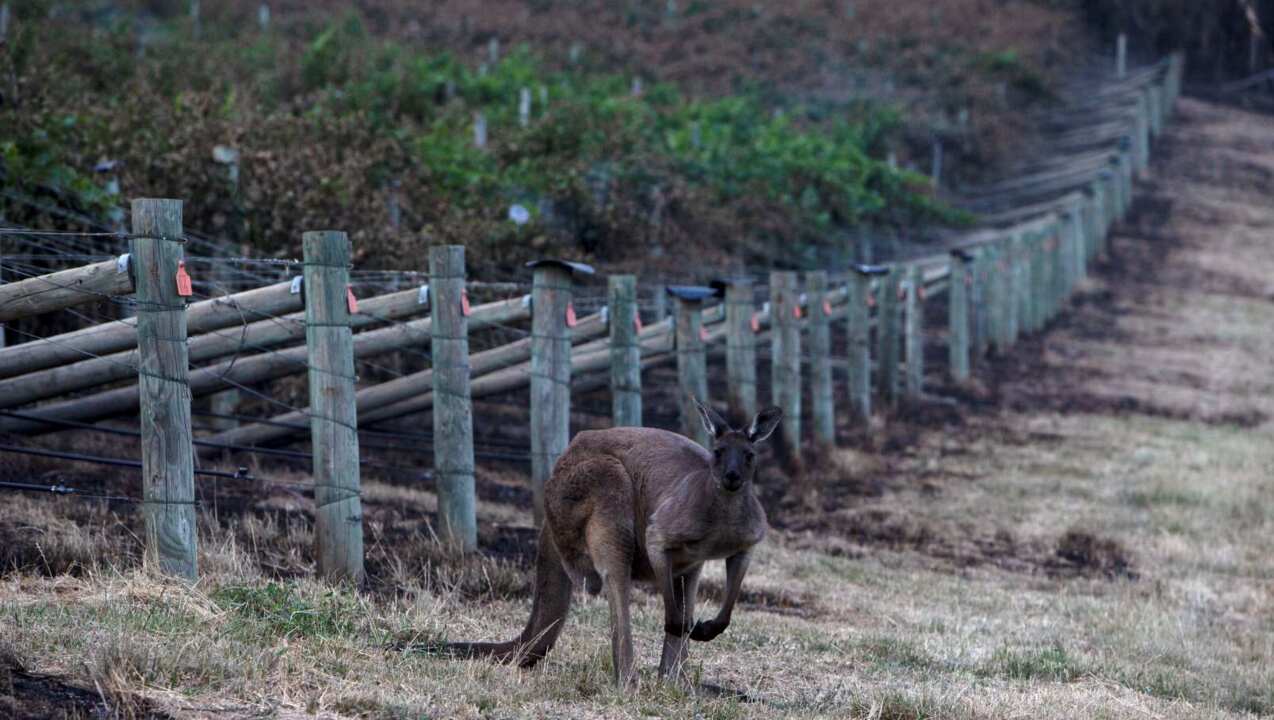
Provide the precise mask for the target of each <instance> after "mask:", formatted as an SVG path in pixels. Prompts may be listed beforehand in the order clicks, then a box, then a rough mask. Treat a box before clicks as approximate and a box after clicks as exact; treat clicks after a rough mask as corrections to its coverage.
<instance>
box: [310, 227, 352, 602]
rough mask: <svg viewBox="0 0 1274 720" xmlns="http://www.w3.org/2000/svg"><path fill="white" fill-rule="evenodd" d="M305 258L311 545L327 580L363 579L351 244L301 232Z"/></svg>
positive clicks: (333, 235)
mask: <svg viewBox="0 0 1274 720" xmlns="http://www.w3.org/2000/svg"><path fill="white" fill-rule="evenodd" d="M301 245H302V249H303V252H304V259H305V344H306V348H307V349H308V351H309V387H310V412H311V415H310V445H311V451H312V453H313V456H314V505H315V509H314V516H315V517H314V542H315V545H316V546H317V551H318V552H317V554H318V566H319V572H320V574H322V576H323V577H324V578H327V579H328V580H334V581H341V582H350V583H354V584H359V583H361V582H362V580H363V508H362V505H363V503H362V498H361V495H362V490H361V481H360V479H359V462H358V413H357V411H356V409H355V404H354V346H353V332H352V331H351V330H350V326H349V325H350V322H349V317H350V315H351V311H352V310H353V308H352V307H351V305H352V300H351V298H352V297H353V292H352V290H350V285H349V264H350V254H351V253H350V243H349V238H348V237H346V235H345V233H343V232H339V231H322V232H307V233H305V234H304V235H302V236H301Z"/></svg>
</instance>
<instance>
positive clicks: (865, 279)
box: [845, 266, 871, 425]
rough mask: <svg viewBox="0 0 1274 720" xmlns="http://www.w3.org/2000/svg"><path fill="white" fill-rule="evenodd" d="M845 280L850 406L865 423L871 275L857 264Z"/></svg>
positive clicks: (868, 396)
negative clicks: (846, 289)
mask: <svg viewBox="0 0 1274 720" xmlns="http://www.w3.org/2000/svg"><path fill="white" fill-rule="evenodd" d="M848 282H849V293H848V294H849V297H848V298H846V301H847V302H848V312H847V313H846V327H845V329H846V331H847V334H848V342H847V345H848V347H849V406H850V408H851V410H852V411H853V413H854V418H855V419H856V420H857V421H858V422H859V423H861V424H863V425H866V424H867V422H868V421H869V420H871V275H869V274H868V272H867V269H866V268H865V267H863V266H858V267H855V268H853V269H851V270H850V273H849V281H848Z"/></svg>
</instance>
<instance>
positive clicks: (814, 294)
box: [806, 270, 836, 447]
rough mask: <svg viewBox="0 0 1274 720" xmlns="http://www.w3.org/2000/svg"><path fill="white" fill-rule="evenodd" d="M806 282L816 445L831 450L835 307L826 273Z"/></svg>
mask: <svg viewBox="0 0 1274 720" xmlns="http://www.w3.org/2000/svg"><path fill="white" fill-rule="evenodd" d="M806 283H807V286H806V297H807V298H808V300H809V303H808V305H807V307H808V309H809V318H810V322H809V336H810V350H809V352H810V410H811V416H812V418H813V422H814V428H813V431H814V442H816V443H818V444H819V445H823V446H828V447H830V446H832V445H835V444H836V409H835V400H834V391H833V386H832V326H831V321H832V318H831V314H832V306H831V301H830V300H829V299H828V297H827V272H826V271H824V270H816V271H814V272H811V273H809V274H808V276H807V278H806Z"/></svg>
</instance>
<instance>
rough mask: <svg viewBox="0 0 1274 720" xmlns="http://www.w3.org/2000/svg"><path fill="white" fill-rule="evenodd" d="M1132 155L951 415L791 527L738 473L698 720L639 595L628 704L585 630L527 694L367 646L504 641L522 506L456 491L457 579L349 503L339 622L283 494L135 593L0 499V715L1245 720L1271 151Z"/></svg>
mask: <svg viewBox="0 0 1274 720" xmlns="http://www.w3.org/2000/svg"><path fill="white" fill-rule="evenodd" d="M1156 158H1157V162H1156V164H1155V165H1154V167H1153V170H1152V177H1151V178H1149V179H1148V181H1147V182H1144V183H1142V184H1141V185H1139V194H1138V199H1137V203H1136V207H1135V209H1134V214H1133V216H1132V218H1131V219H1130V220H1129V222H1128V223H1126V224H1125V225H1124V226H1122V227H1120V228H1119V231H1118V232H1117V234H1116V236H1115V237H1114V239H1113V241H1112V245H1111V252H1110V257H1109V258H1108V260H1107V261H1106V262H1105V263H1104V264H1102V265H1101V266H1100V267H1099V268H1098V270H1097V271H1096V272H1095V274H1094V276H1093V277H1092V278H1091V279H1090V281H1088V283H1087V284H1086V286H1085V287H1084V288H1083V290H1082V292H1081V293H1080V295H1079V296H1077V298H1076V299H1075V301H1074V303H1073V305H1072V306H1071V308H1070V310H1068V311H1067V312H1066V313H1065V314H1064V315H1063V316H1061V317H1060V318H1058V319H1057V320H1056V321H1055V322H1054V324H1053V325H1052V326H1051V327H1050V328H1049V329H1048V331H1047V332H1046V333H1044V334H1043V335H1042V336H1039V337H1035V338H1027V339H1026V340H1024V341H1023V342H1022V343H1021V345H1020V346H1019V347H1018V348H1017V349H1016V350H1015V351H1014V352H1013V353H1012V354H1011V355H1010V356H1009V357H1006V358H1001V359H995V360H991V361H987V362H984V363H982V365H981V366H980V367H979V368H978V371H977V376H978V377H979V378H980V381H979V384H978V385H976V386H974V387H966V388H952V387H942V386H941V381H940V380H939V378H938V377H937V376H936V375H935V376H934V377H932V378H930V379H931V380H932V381H933V391H934V392H935V393H938V394H948V395H952V396H958V397H960V398H961V404H960V405H959V406H958V408H957V409H956V410H954V411H942V412H929V413H924V414H922V415H921V416H920V417H919V419H918V420H914V421H912V422H891V423H889V424H888V425H887V426H886V428H885V429H884V430H882V431H880V432H879V433H877V434H876V435H875V436H873V437H870V438H868V439H867V442H866V443H865V444H864V445H863V447H862V448H861V449H858V450H842V451H839V452H837V453H835V454H834V455H833V456H831V457H830V458H828V459H827V461H826V462H825V463H824V464H823V465H822V466H820V467H819V468H817V469H816V470H815V471H814V472H813V474H812V477H813V479H814V484H815V486H816V487H817V489H818V492H817V494H816V495H815V496H813V497H811V498H810V499H808V501H807V502H800V503H798V502H794V501H792V500H790V499H786V498H785V495H786V493H785V490H786V486H785V484H786V480H785V479H784V478H783V477H782V475H781V474H780V473H778V472H770V473H768V474H767V477H766V480H765V490H766V497H767V502H768V504H769V507H770V509H771V512H772V519H773V524H774V526H775V529H774V531H773V532H772V533H771V535H770V536H769V537H768V538H767V540H766V541H765V543H764V545H763V549H762V550H761V552H760V557H759V558H758V560H757V561H756V562H754V565H753V571H752V573H751V574H750V575H749V578H748V581H747V582H746V584H745V588H746V591H747V592H746V594H745V596H744V599H743V607H742V610H741V611H740V612H738V613H736V615H735V621H734V624H733V625H732V626H731V627H730V629H729V630H728V631H727V632H726V633H725V634H724V635H722V636H721V637H720V638H718V639H717V640H716V641H714V642H712V643H709V644H706V645H705V644H697V645H696V646H695V647H694V648H693V649H692V673H693V676H694V679H695V681H696V682H697V683H702V684H704V685H707V684H710V685H712V686H716V687H719V688H724V689H725V690H726V691H727V692H726V696H724V697H723V696H721V694H720V693H709V692H703V691H686V690H684V689H678V688H674V687H668V686H664V685H660V684H659V683H657V682H656V681H655V678H654V673H653V666H654V665H655V663H656V657H657V655H656V653H657V649H656V643H657V642H658V639H659V633H660V631H659V627H660V617H661V615H660V612H661V611H660V609H659V603H658V600H657V599H656V598H655V597H653V596H651V595H646V594H638V596H637V599H636V603H635V608H634V618H635V624H636V626H637V628H638V638H637V640H638V648H639V653H640V658H641V662H642V665H643V666H644V667H645V668H646V669H645V670H644V672H643V675H642V685H641V688H640V689H639V690H638V691H636V692H635V693H633V694H631V695H630V694H625V693H622V692H620V691H617V690H615V689H613V688H612V687H611V685H610V659H609V657H610V650H609V630H608V626H607V611H606V609H605V605H604V603H603V602H602V601H600V600H598V599H581V600H580V602H579V603H578V604H577V605H576V609H575V611H574V614H573V615H572V619H571V621H570V624H569V625H568V627H567V630H566V633H565V638H564V640H563V641H562V642H561V643H560V644H559V645H558V647H557V648H556V649H555V650H554V652H553V653H552V654H551V655H550V657H549V659H548V660H547V661H546V662H545V663H543V664H542V665H541V666H540V667H538V668H536V669H535V670H533V671H518V670H514V669H510V668H506V667H497V666H490V665H487V664H485V663H482V662H457V661H450V660H445V659H440V658H437V657H432V656H429V655H423V654H417V653H411V652H403V651H401V650H398V649H394V648H398V647H401V646H403V645H410V644H412V643H414V642H417V641H422V640H433V639H438V638H441V637H447V638H451V639H460V638H465V639H479V638H501V639H503V638H505V637H507V636H511V635H512V634H513V633H514V632H516V629H518V628H520V626H521V624H522V622H523V621H524V620H525V616H526V613H527V611H528V607H529V602H528V597H527V587H528V585H527V579H526V574H525V561H526V558H525V556H524V554H521V553H520V552H519V551H518V548H521V547H524V546H525V545H526V544H527V543H526V542H525V541H526V539H527V538H528V536H529V533H530V532H531V530H530V529H529V525H530V522H529V517H528V514H527V512H526V510H525V508H526V507H527V506H528V504H529V503H527V502H526V499H527V498H526V497H525V491H524V490H522V485H521V478H520V475H519V473H517V472H516V471H513V470H500V471H494V470H487V471H485V472H484V475H483V476H482V477H481V478H480V483H481V486H482V489H481V493H480V496H481V499H482V503H481V512H482V517H481V522H482V524H483V528H484V530H483V533H484V535H483V545H484V548H486V549H487V550H488V551H489V552H488V554H487V555H486V556H485V557H484V558H483V559H481V560H473V561H470V562H468V563H466V564H464V565H459V564H457V563H455V562H454V561H453V560H450V559H448V558H447V557H446V556H445V555H443V554H442V553H439V552H438V551H437V549H436V546H434V545H433V544H432V542H431V540H430V538H429V537H428V533H427V530H424V529H422V523H421V522H420V518H421V517H422V516H423V515H424V514H425V513H427V512H430V511H432V509H433V505H434V498H433V496H432V494H431V493H429V492H428V491H427V490H421V489H414V488H412V487H407V486H404V485H403V484H401V483H400V484H393V483H391V482H389V481H388V480H386V481H382V482H371V483H369V484H368V488H367V494H368V503H369V507H370V508H371V510H370V511H369V515H368V517H369V540H368V544H369V567H370V568H371V571H372V575H373V580H372V583H371V584H370V585H369V589H368V590H367V591H365V592H362V593H357V594H356V593H351V592H348V591H342V590H332V589H329V588H325V587H323V586H321V585H319V584H317V583H314V582H312V581H310V580H307V579H306V576H307V575H308V573H309V572H310V571H311V570H312V560H311V558H310V555H309V544H310V541H311V537H310V534H309V532H310V531H309V525H308V516H307V513H306V506H305V504H304V502H303V500H301V499H298V498H297V497H293V496H292V495H289V494H288V493H287V492H285V491H278V492H271V493H264V494H258V495H256V496H247V495H245V497H244V498H242V499H241V501H240V502H241V503H242V504H243V505H244V507H239V508H230V507H224V508H221V513H222V515H220V516H218V517H215V518H214V517H208V518H206V520H207V522H206V526H205V528H204V532H203V536H202V542H203V551H202V557H201V563H202V568H203V571H204V574H205V579H204V580H202V581H201V582H200V584H199V585H198V586H197V587H195V588H194V589H188V588H183V587H180V586H177V585H171V584H165V583H161V582H158V581H156V580H154V579H151V578H148V577H147V576H146V575H145V574H144V573H142V572H141V571H140V570H138V569H137V548H138V547H139V546H138V542H137V539H136V532H137V530H136V528H137V522H136V518H135V515H134V514H133V513H132V511H131V510H130V509H129V508H127V507H119V506H113V505H105V506H101V505H93V506H89V505H85V504H82V503H79V504H73V503H71V502H70V501H67V500H58V499H55V498H47V497H22V496H14V495H10V496H6V498H5V501H6V502H5V505H4V506H3V508H0V541H2V545H3V547H2V548H0V553H2V554H0V558H3V559H4V561H5V565H6V567H8V568H16V569H7V570H5V571H4V572H3V575H0V615H2V616H3V617H4V622H3V624H2V625H0V643H2V644H3V645H2V646H0V650H3V654H0V667H3V668H8V671H7V672H0V716H4V715H5V714H6V713H11V714H16V715H17V716H18V717H109V716H111V714H112V713H114V714H117V715H120V716H135V717H177V718H185V717H209V716H216V717H310V716H318V717H369V718H398V717H402V718H408V717H411V718H416V717H472V718H487V717H490V718H505V717H580V718H584V717H589V718H591V717H607V718H611V717H614V718H637V717H705V718H753V717H755V718H763V717H764V718H771V717H836V718H841V717H863V718H896V719H900V718H1020V717H1032V718H1036V717H1038V718H1057V719H1058V720H1060V719H1062V718H1191V719H1193V718H1240V717H1251V716H1271V715H1274V503H1272V502H1271V498H1274V442H1271V431H1272V430H1274V427H1272V426H1271V423H1270V421H1269V418H1270V416H1271V414H1274V387H1272V385H1274V374H1271V373H1270V372H1269V365H1270V358H1271V357H1274V335H1271V333H1270V332H1269V328H1270V327H1271V325H1274V245H1272V244H1271V241H1272V240H1274V204H1272V203H1271V202H1270V198H1271V197H1272V196H1274V122H1271V119H1270V118H1269V117H1268V116H1262V115H1255V114H1249V113H1245V112H1242V111H1238V110H1233V109H1228V108H1223V107H1220V106H1216V105H1210V104H1205V103H1201V102H1197V101H1191V100H1183V101H1182V103H1181V105H1180V107H1179V110H1178V113H1177V115H1176V117H1175V118H1174V119H1173V122H1172V123H1171V124H1170V125H1169V127H1168V129H1167V131H1166V133H1165V135H1164V137H1163V138H1162V139H1161V140H1160V145H1159V148H1158V151H1157V154H1156ZM404 462H406V461H404ZM50 467H52V466H42V465H40V464H38V463H32V464H31V465H30V466H23V467H22V468H13V467H11V468H10V469H9V472H10V473H12V474H23V475H26V476H29V477H37V476H41V474H42V473H44V472H47V471H48V469H49V468H50ZM294 479H295V480H297V481H298V482H303V481H304V479H305V478H303V477H298V478H294ZM232 511H233V513H232ZM722 575H723V573H722V571H721V568H716V567H714V568H712V569H711V571H710V575H709V580H708V582H707V583H706V586H705V592H704V593H703V594H702V596H701V598H700V606H699V610H698V614H699V615H701V616H702V615H706V614H708V613H710V612H714V611H715V606H716V602H717V601H718V599H719V595H720V593H721V581H722ZM6 678H7V679H6Z"/></svg>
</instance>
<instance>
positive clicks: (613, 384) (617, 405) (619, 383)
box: [608, 275, 641, 427]
mask: <svg viewBox="0 0 1274 720" xmlns="http://www.w3.org/2000/svg"><path fill="white" fill-rule="evenodd" d="M608 284H609V291H610V311H609V312H610V398H611V418H612V420H611V422H612V423H614V425H615V427H624V426H629V427H641V345H639V344H638V342H637V326H638V324H639V322H640V319H639V315H638V310H637V278H636V277H634V276H632V275H611V276H610V279H609V280H608Z"/></svg>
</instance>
